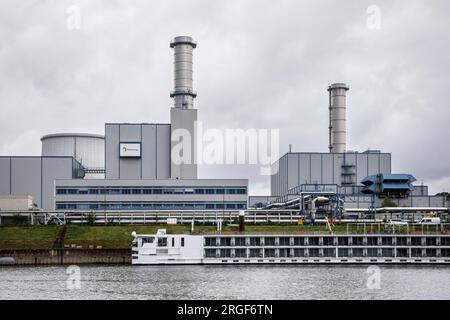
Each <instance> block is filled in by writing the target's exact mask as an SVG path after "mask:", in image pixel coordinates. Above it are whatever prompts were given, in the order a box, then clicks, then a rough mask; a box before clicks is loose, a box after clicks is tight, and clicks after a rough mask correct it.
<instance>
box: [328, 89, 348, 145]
mask: <svg viewBox="0 0 450 320" xmlns="http://www.w3.org/2000/svg"><path fill="white" fill-rule="evenodd" d="M348 90H350V88H349V87H348V86H347V85H346V84H345V83H334V84H332V85H330V86H329V87H328V92H329V111H330V119H329V120H330V123H329V126H328V130H329V132H328V136H329V146H328V148H329V149H330V153H344V152H346V149H347V129H346V109H347V96H346V95H347V91H348Z"/></svg>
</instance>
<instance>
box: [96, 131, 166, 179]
mask: <svg viewBox="0 0 450 320" xmlns="http://www.w3.org/2000/svg"><path fill="white" fill-rule="evenodd" d="M170 134H171V128H170V124H149V123H106V124H105V171H106V174H105V178H106V179H137V180H139V179H170V167H171V166H170ZM120 143H139V144H140V145H141V150H142V152H141V153H142V154H141V156H140V157H135V158H133V157H131V158H123V157H120V155H119V153H120V150H119V149H120Z"/></svg>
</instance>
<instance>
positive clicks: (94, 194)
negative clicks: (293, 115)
mask: <svg viewBox="0 0 450 320" xmlns="http://www.w3.org/2000/svg"><path fill="white" fill-rule="evenodd" d="M196 47H197V44H196V42H195V41H193V39H192V38H191V37H187V36H181V37H175V38H174V40H173V41H172V42H171V43H170V48H172V49H173V52H174V89H173V90H172V91H171V92H170V97H171V98H173V101H174V105H173V107H171V108H170V123H106V124H105V130H104V135H98V134H89V133H81V134H80V133H53V134H48V135H45V136H43V137H42V138H41V143H42V152H41V155H40V156H23V157H21V156H0V196H1V197H2V206H4V207H5V208H11V207H15V206H16V204H14V203H12V205H9V204H7V203H6V201H7V198H8V196H9V197H10V198H11V201H16V202H17V201H18V200H17V199H26V201H28V202H27V203H29V202H30V203H31V205H29V206H28V207H32V208H33V209H42V210H45V211H52V210H53V211H100V210H102V211H130V210H131V211H155V212H157V211H160V210H166V212H167V210H174V211H180V210H185V211H189V210H222V211H224V210H228V211H234V210H236V211H237V210H243V209H247V208H259V209H264V210H261V211H260V212H263V211H264V212H265V214H266V220H267V221H268V219H269V218H268V217H269V215H271V214H272V212H270V210H272V209H275V210H279V211H278V213H280V212H281V211H280V210H285V211H286V212H288V214H289V215H290V216H289V219H290V221H291V222H292V219H294V218H295V217H293V213H292V212H294V211H295V212H296V214H298V213H299V212H300V213H301V214H303V213H304V212H305V210H309V211H310V212H313V213H314V214H315V213H318V212H320V210H322V212H325V213H329V211H330V210H331V211H333V212H334V213H342V212H344V211H345V210H348V209H367V208H370V207H374V206H379V205H380V204H381V202H382V201H383V199H384V198H385V197H390V196H392V197H393V199H392V201H394V202H395V204H396V205H397V206H399V207H401V206H407V207H440V208H442V207H449V206H450V204H449V203H448V201H447V200H446V199H445V197H439V196H429V195H428V188H427V186H423V185H421V186H413V185H412V182H413V181H414V180H415V179H414V177H413V176H412V175H407V174H403V175H398V174H396V173H393V172H392V169H391V168H392V165H391V154H390V153H384V152H381V151H379V150H367V151H364V152H356V151H350V150H348V149H347V138H346V137H347V128H346V109H347V93H348V91H349V90H350V88H349V86H348V85H346V84H344V83H335V84H332V85H330V86H329V87H328V88H327V91H328V98H329V106H328V109H329V126H328V133H329V141H328V142H329V144H328V149H329V152H327V153H325V152H324V153H317V152H292V150H289V152H288V153H286V154H285V155H283V156H282V157H280V159H279V160H277V161H276V162H275V163H273V164H272V170H273V171H272V172H273V175H272V176H271V177H270V188H271V192H270V195H268V196H251V197H248V180H247V179H198V170H197V163H196V152H197V145H196V143H197V137H196V134H197V132H196V131H197V130H196V121H197V117H198V112H197V109H195V107H194V100H195V98H196V96H197V93H196V92H195V91H194V90H193V51H194V49H195V48H196ZM186 142H188V143H187V144H186ZM180 143H183V148H182V149H180V150H178V148H179V145H180ZM405 177H408V179H407V180H405V179H404V178H405ZM380 183H381V184H380ZM383 183H384V184H383ZM396 188H397V189H396ZM5 199H6V200H5ZM0 209H1V208H0ZM144 219H145V218H144ZM254 219H255V220H254V221H256V219H257V217H256V214H255V215H254ZM279 219H280V218H279Z"/></svg>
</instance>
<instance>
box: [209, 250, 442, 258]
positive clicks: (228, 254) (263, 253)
mask: <svg viewBox="0 0 450 320" xmlns="http://www.w3.org/2000/svg"><path fill="white" fill-rule="evenodd" d="M405 250H407V249H405ZM409 256H411V257H450V249H442V250H441V252H440V253H438V251H437V250H436V249H426V250H421V249H411V252H409V251H404V250H402V249H397V251H395V249H370V248H369V249H366V250H363V249H353V250H352V251H350V249H346V248H339V249H338V257H342V258H344V257H386V258H387V257H389V258H391V257H409ZM205 257H206V258H294V257H336V249H335V248H329V249H322V250H319V249H298V248H296V249H292V250H291V249H249V250H248V253H247V249H234V250H233V251H232V250H231V249H217V250H216V249H205Z"/></svg>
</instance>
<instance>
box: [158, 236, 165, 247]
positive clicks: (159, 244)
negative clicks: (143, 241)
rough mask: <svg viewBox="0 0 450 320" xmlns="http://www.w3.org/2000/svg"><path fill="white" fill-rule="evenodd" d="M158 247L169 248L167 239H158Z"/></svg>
mask: <svg viewBox="0 0 450 320" xmlns="http://www.w3.org/2000/svg"><path fill="white" fill-rule="evenodd" d="M158 247H167V238H158Z"/></svg>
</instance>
